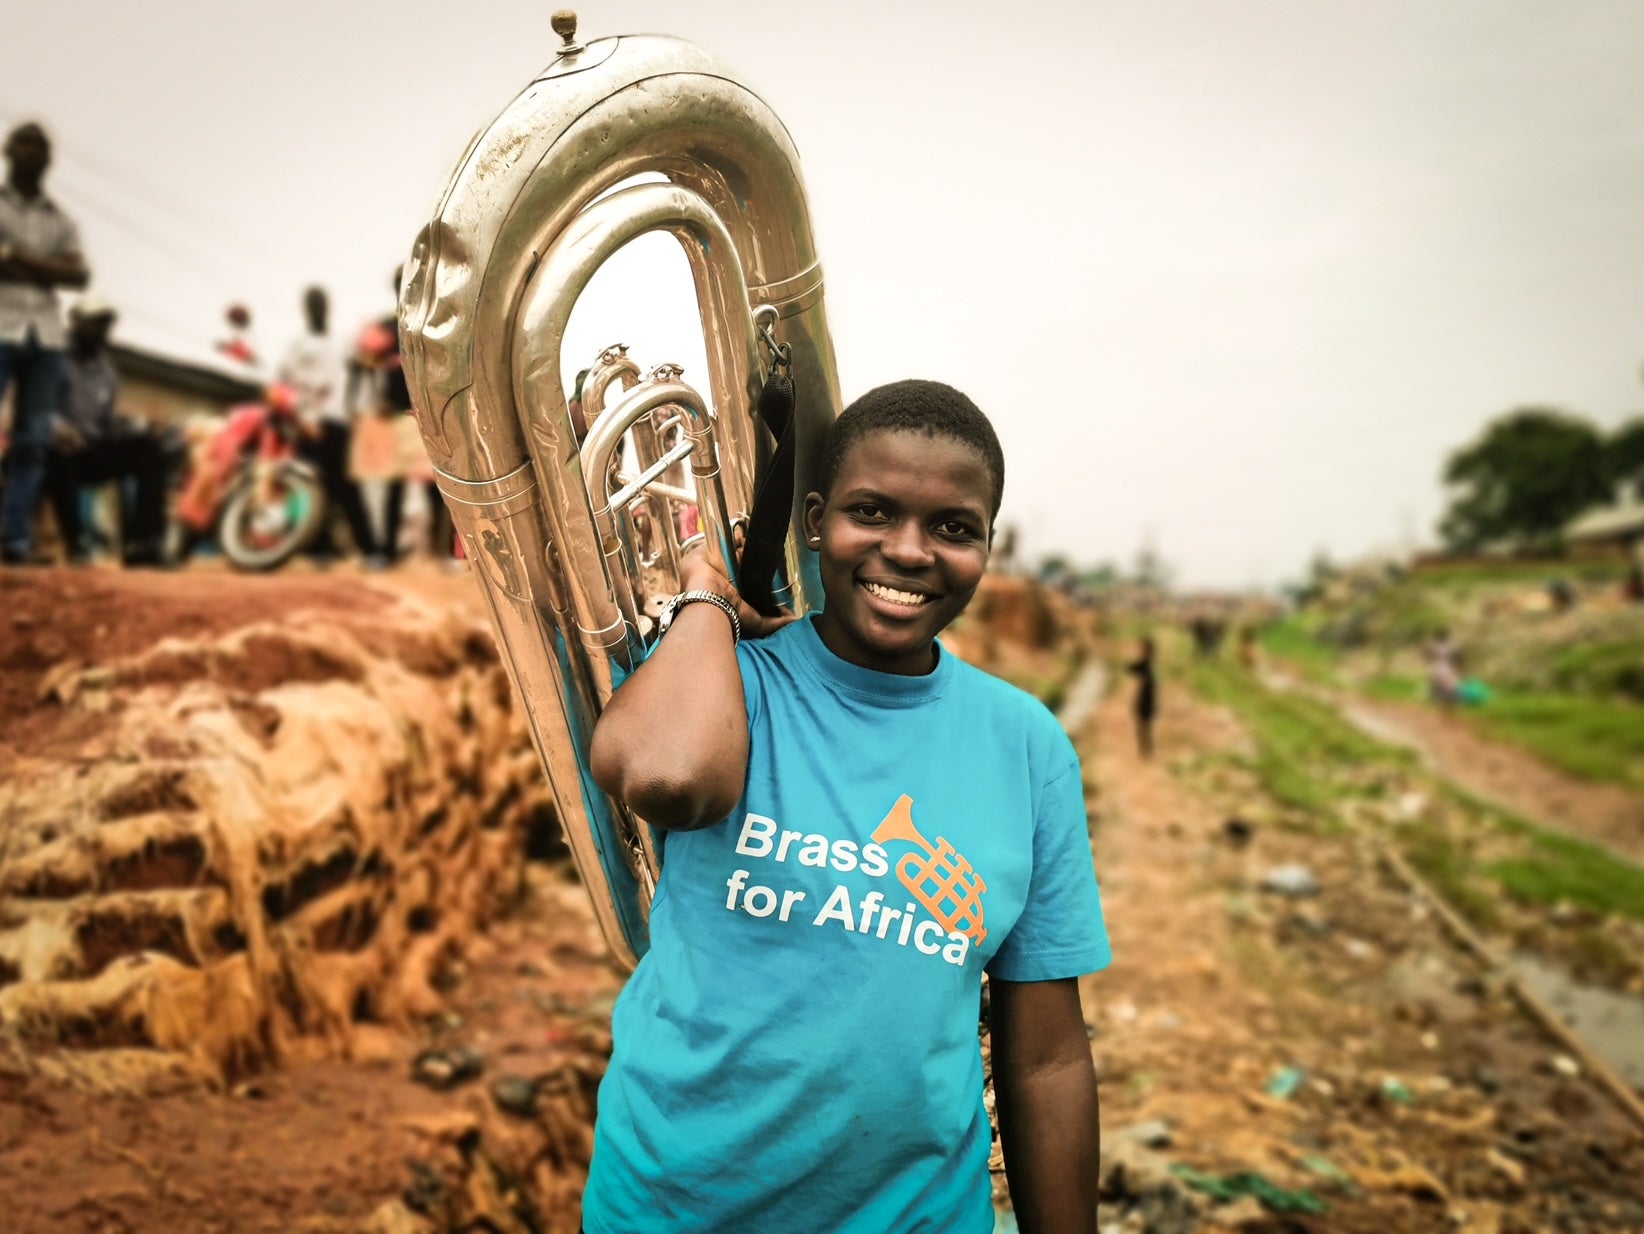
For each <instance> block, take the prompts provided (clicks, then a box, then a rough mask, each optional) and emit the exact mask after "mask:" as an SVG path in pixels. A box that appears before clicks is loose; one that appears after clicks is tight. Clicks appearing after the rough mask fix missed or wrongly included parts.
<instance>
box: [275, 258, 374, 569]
mask: <svg viewBox="0 0 1644 1234" xmlns="http://www.w3.org/2000/svg"><path fill="white" fill-rule="evenodd" d="M329 314H330V304H329V301H328V300H327V299H326V294H325V289H324V288H322V287H310V288H309V289H308V290H307V291H306V292H304V293H303V317H304V319H305V320H306V321H307V322H308V333H306V334H305V335H303V336H302V337H301V338H299V339H297V341H296V342H294V343H292V344H291V347H290V349H289V350H288V351H287V352H286V353H285V358H284V359H283V360H282V361H281V363H280V369H279V380H280V381H281V382H283V383H284V384H286V385H288V386H291V387H292V388H293V389H295V390H296V392H297V418H298V419H299V420H300V421H301V422H302V426H303V445H302V453H303V456H304V457H305V458H307V459H308V460H309V461H310V462H312V463H313V464H314V466H315V467H316V468H317V469H318V470H319V473H320V479H321V482H322V483H323V484H324V485H325V496H326V500H327V501H329V502H330V503H331V508H332V509H333V510H341V511H342V514H343V517H344V518H345V519H347V520H348V530H349V533H350V534H351V535H352V536H353V537H354V546H355V547H356V548H357V549H359V551H360V553H361V554H363V555H364V557H365V560H366V564H367V565H368V566H371V567H374V568H380V567H381V566H383V565H386V564H387V558H386V557H384V555H383V554H382V551H381V550H380V548H379V547H378V545H377V537H376V533H375V531H374V530H373V528H372V526H371V518H370V515H369V514H368V513H367V512H366V508H365V501H364V500H363V499H362V498H361V496H360V488H359V485H357V484H355V483H354V481H353V480H351V479H350V478H349V475H348V457H349V447H350V444H351V442H352V440H353V436H354V430H353V424H352V423H351V421H350V420H349V418H348V412H347V409H346V407H345V406H344V403H343V390H344V386H345V385H346V383H347V377H348V373H347V368H346V367H345V365H344V362H343V354H342V349H341V348H339V347H338V346H337V345H336V343H334V342H333V341H332V340H331V337H330V336H329V335H328V334H327V333H326V324H327V318H328V317H329ZM310 552H312V553H313V555H314V556H315V557H317V558H320V559H322V560H329V559H332V558H335V557H336V556H337V547H336V541H335V540H334V539H333V538H332V531H331V523H330V520H329V519H328V520H327V521H326V524H325V526H324V527H323V528H322V529H321V531H320V534H319V537H318V538H317V539H316V540H315V542H314V544H313V545H312V547H311V548H310Z"/></svg>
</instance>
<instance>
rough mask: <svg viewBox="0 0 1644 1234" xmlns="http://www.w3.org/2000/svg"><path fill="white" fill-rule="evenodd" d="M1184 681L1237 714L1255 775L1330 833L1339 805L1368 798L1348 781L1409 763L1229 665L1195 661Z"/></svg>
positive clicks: (1316, 706)
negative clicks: (1251, 741)
mask: <svg viewBox="0 0 1644 1234" xmlns="http://www.w3.org/2000/svg"><path fill="white" fill-rule="evenodd" d="M1187 676H1188V681H1189V685H1190V687H1191V688H1192V689H1193V690H1194V691H1195V693H1197V694H1199V695H1200V696H1201V697H1203V698H1206V699H1209V700H1210V701H1212V702H1216V703H1221V704H1223V705H1224V706H1227V707H1230V708H1232V709H1233V710H1234V711H1235V712H1237V713H1238V714H1239V715H1240V717H1241V718H1242V719H1243V720H1244V722H1245V723H1246V724H1247V725H1248V726H1249V727H1250V730H1251V735H1252V736H1253V737H1254V738H1255V740H1256V747H1257V753H1256V756H1255V758H1254V759H1253V760H1252V761H1251V770H1252V771H1254V772H1255V774H1256V776H1257V778H1258V779H1260V780H1261V782H1262V785H1263V787H1265V788H1266V789H1267V791H1268V792H1269V793H1271V794H1272V795H1273V796H1274V797H1275V798H1276V799H1277V800H1278V801H1280V802H1281V803H1283V804H1285V805H1288V806H1293V807H1295V808H1296V809H1299V810H1304V811H1307V812H1309V813H1311V814H1313V815H1314V816H1315V817H1316V819H1317V821H1318V823H1319V824H1321V825H1323V826H1325V827H1330V826H1332V825H1333V824H1335V823H1337V822H1338V821H1339V820H1337V818H1336V812H1335V805H1336V803H1337V802H1338V801H1339V800H1341V799H1342V798H1343V797H1345V796H1349V795H1352V794H1355V793H1362V792H1364V791H1365V786H1364V784H1363V783H1362V782H1360V781H1358V780H1356V779H1353V778H1351V777H1349V776H1346V775H1344V774H1343V773H1345V772H1349V771H1354V770H1359V771H1362V770H1363V769H1365V768H1366V767H1372V766H1376V765H1383V764H1385V765H1401V766H1402V765H1404V764H1406V763H1408V762H1409V761H1410V756H1409V755H1408V754H1407V753H1406V752H1405V751H1402V750H1398V749H1395V748H1393V747H1392V746H1387V745H1383V744H1382V743H1381V742H1379V741H1375V740H1373V739H1371V738H1369V737H1366V736H1365V735H1364V734H1363V733H1360V732H1359V731H1358V730H1357V729H1356V728H1354V727H1353V726H1352V725H1350V724H1348V723H1347V722H1346V721H1345V720H1343V719H1342V718H1341V717H1340V716H1338V715H1337V714H1336V712H1335V711H1334V710H1332V709H1331V708H1330V707H1328V706H1326V705H1325V704H1323V703H1319V702H1315V701H1314V700H1313V699H1310V698H1305V697H1303V696H1301V695H1298V694H1289V693H1282V694H1281V693H1276V692H1274V691H1271V690H1268V689H1266V688H1265V687H1263V686H1262V685H1261V683H1260V682H1258V681H1257V680H1256V679H1255V678H1253V677H1252V676H1251V675H1250V674H1249V673H1247V672H1245V671H1244V670H1243V669H1240V668H1237V667H1235V666H1233V665H1231V664H1228V663H1225V662H1222V661H1210V662H1204V661H1195V662H1193V663H1191V664H1190V665H1189V666H1188V668H1187Z"/></svg>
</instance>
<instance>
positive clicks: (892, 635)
mask: <svg viewBox="0 0 1644 1234" xmlns="http://www.w3.org/2000/svg"><path fill="white" fill-rule="evenodd" d="M992 509H993V477H992V476H991V475H990V474H989V472H988V468H987V465H986V464H985V463H984V462H983V461H982V459H981V457H980V456H979V455H978V454H977V453H976V451H975V450H973V449H971V447H969V446H967V445H965V444H964V443H962V442H959V441H955V440H953V439H952V438H950V437H941V436H927V435H926V434H924V433H910V432H888V431H885V432H875V433H869V434H868V435H867V436H866V437H863V438H862V439H861V440H859V441H858V442H857V443H856V444H855V445H853V446H852V447H851V448H850V450H849V451H848V452H847V453H846V455H845V457H844V459H843V460H842V461H841V462H840V466H839V474H838V475H837V476H836V477H835V478H834V483H833V489H832V491H831V492H829V493H828V494H827V495H826V496H825V497H824V495H823V494H821V493H811V494H810V495H808V496H807V497H806V498H805V534H806V538H807V539H808V540H809V541H810V545H811V547H812V548H814V549H816V550H817V551H818V553H819V554H820V555H821V572H822V590H823V592H824V593H825V594H826V596H827V606H826V608H825V609H824V610H823V612H822V614H821V615H820V617H819V618H818V620H817V630H818V632H819V633H820V634H821V636H822V641H823V643H824V644H826V645H827V647H828V649H829V650H830V651H832V652H833V653H834V654H835V655H837V656H839V657H840V658H841V659H843V660H847V661H849V662H850V663H852V664H857V665H861V666H862V667H863V668H871V669H877V670H879V671H881V672H887V673H904V674H919V673H927V672H929V671H930V670H931V668H932V667H933V666H934V664H935V660H934V657H933V654H932V647H931V643H932V640H934V639H935V638H936V636H937V635H938V634H939V633H941V631H942V630H943V629H944V628H945V627H946V626H947V625H948V623H949V622H951V621H952V620H953V619H954V618H955V617H957V616H958V615H959V614H960V613H961V612H963V611H964V608H965V605H967V604H969V603H970V598H971V596H973V595H974V594H975V593H976V588H977V585H978V584H979V583H981V581H982V574H983V571H985V570H986V569H987V563H988V530H989V522H990V515H991V511H992Z"/></svg>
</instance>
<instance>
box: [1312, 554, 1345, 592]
mask: <svg viewBox="0 0 1644 1234" xmlns="http://www.w3.org/2000/svg"><path fill="white" fill-rule="evenodd" d="M1340 573H1341V571H1340V570H1338V569H1336V563H1335V562H1333V561H1331V560H1330V550H1329V549H1327V548H1320V549H1319V550H1318V551H1317V552H1315V553H1314V554H1313V560H1312V562H1311V563H1309V565H1308V567H1307V581H1308V583H1309V584H1311V585H1312V586H1314V587H1323V586H1324V585H1325V584H1326V583H1328V582H1329V581H1330V580H1331V579H1333V578H1335V577H1336V575H1338V574H1340Z"/></svg>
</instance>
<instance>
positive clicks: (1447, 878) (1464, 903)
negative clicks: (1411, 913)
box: [1401, 831, 1501, 930]
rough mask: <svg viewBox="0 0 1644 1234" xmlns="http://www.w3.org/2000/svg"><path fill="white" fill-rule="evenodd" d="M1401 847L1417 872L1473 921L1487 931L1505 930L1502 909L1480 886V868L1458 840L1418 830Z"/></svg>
mask: <svg viewBox="0 0 1644 1234" xmlns="http://www.w3.org/2000/svg"><path fill="white" fill-rule="evenodd" d="M1401 847H1402V850H1403V853H1404V857H1405V860H1407V861H1408V862H1409V863H1410V865H1411V866H1412V867H1413V868H1414V869H1415V871H1416V873H1418V874H1420V875H1421V876H1422V877H1423V878H1425V879H1426V880H1427V881H1428V883H1429V884H1431V886H1432V888H1433V890H1434V891H1436V892H1437V893H1438V894H1439V897H1440V898H1441V899H1443V900H1444V901H1445V902H1447V903H1448V904H1450V905H1451V906H1453V907H1454V908H1455V910H1456V911H1457V912H1458V913H1460V914H1461V915H1462V916H1463V917H1465V918H1466V919H1467V920H1468V921H1469V922H1471V923H1472V924H1473V925H1475V926H1478V927H1480V928H1481V929H1484V930H1497V929H1499V928H1500V927H1501V907H1500V906H1499V905H1498V904H1497V903H1496V901H1495V899H1494V897H1493V896H1492V895H1491V894H1490V893H1489V892H1488V891H1486V890H1485V889H1484V888H1482V887H1480V886H1479V885H1478V881H1477V877H1476V875H1477V866H1476V865H1475V863H1474V862H1473V860H1472V858H1471V857H1469V856H1468V855H1467V853H1466V852H1465V851H1463V850H1462V848H1461V847H1460V846H1459V845H1457V844H1456V843H1455V841H1453V840H1452V839H1450V838H1449V837H1448V836H1445V835H1441V834H1439V833H1438V832H1434V831H1414V832H1407V833H1405V835H1404V843H1403V845H1402V846H1401Z"/></svg>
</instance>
